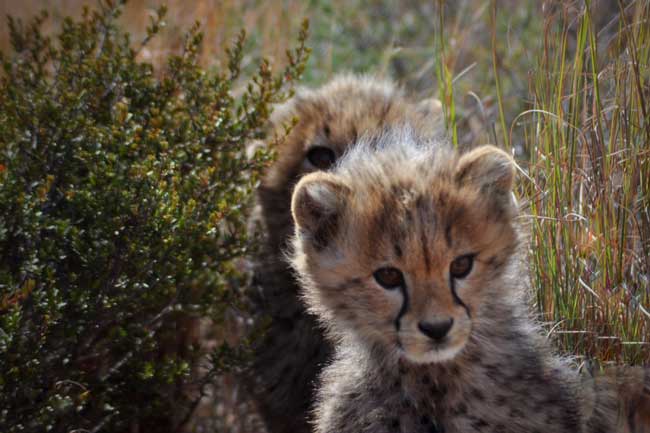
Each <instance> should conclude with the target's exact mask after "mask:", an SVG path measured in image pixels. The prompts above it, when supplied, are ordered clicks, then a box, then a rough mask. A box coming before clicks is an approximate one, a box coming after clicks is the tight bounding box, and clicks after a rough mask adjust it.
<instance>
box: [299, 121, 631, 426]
mask: <svg viewBox="0 0 650 433" xmlns="http://www.w3.org/2000/svg"><path fill="white" fill-rule="evenodd" d="M513 180H514V164H513V161H512V159H511V157H510V156H509V155H508V154H506V153H505V152H503V151H501V150H499V149H497V148H495V147H492V146H483V147H479V148H477V149H474V150H472V151H470V152H467V153H465V154H463V155H457V154H456V153H455V152H454V151H453V150H452V149H451V148H450V147H449V146H448V145H447V144H446V143H444V142H435V141H431V140H428V139H424V138H422V137H420V136H418V135H417V133H415V132H413V130H412V129H411V128H409V127H408V126H404V127H401V128H395V129H392V130H390V131H387V132H385V133H383V134H381V135H378V136H375V137H371V138H364V139H362V140H360V142H359V143H357V144H356V145H355V146H353V147H352V150H351V151H349V152H348V154H347V155H346V156H344V158H343V159H342V160H341V161H340V162H339V163H338V165H337V166H336V167H335V168H334V169H333V170H331V171H329V172H319V173H313V174H309V175H307V176H305V177H303V178H302V179H301V180H300V182H299V183H298V184H297V186H296V188H295V190H294V193H293V197H292V215H293V218H294V220H295V226H296V230H295V236H294V239H293V249H292V252H291V263H292V266H293V267H294V269H295V270H296V273H297V274H298V276H299V279H300V282H301V286H302V297H303V299H304V301H305V302H306V304H307V305H308V308H309V310H310V311H311V312H313V313H314V314H315V315H316V316H317V317H318V319H319V321H320V323H321V324H322V326H323V327H324V328H325V329H326V331H327V335H328V337H329V338H330V340H331V341H333V342H334V344H335V347H336V354H335V356H334V360H333V362H332V364H331V365H329V366H328V367H326V369H325V371H324V372H323V374H322V376H321V382H320V389H319V396H318V404H317V407H316V409H315V411H314V420H313V422H314V424H315V431H316V432H319V433H324V432H332V433H333V432H337V433H345V432H355V433H357V432H372V433H381V432H409V433H417V432H428V433H432V432H443V431H444V432H447V433H454V432H457V433H468V432H495V433H497V432H499V433H508V432H511V433H524V432H526V433H538V432H545V433H549V432H563V433H569V432H571V433H575V432H601V431H602V432H616V431H627V430H623V429H622V428H619V427H620V426H621V425H622V422H623V421H622V420H621V417H620V416H618V412H619V408H618V406H617V404H616V401H615V399H614V398H610V396H609V395H606V393H603V394H598V395H589V396H588V398H586V397H585V396H583V395H581V391H580V389H581V388H580V385H579V378H578V375H577V373H575V372H574V370H572V369H571V368H569V367H568V366H567V365H566V363H565V362H564V361H563V360H562V359H560V358H559V357H556V356H554V355H553V354H552V351H551V350H550V348H549V347H548V346H547V343H546V340H545V339H544V338H543V337H541V336H540V332H539V329H538V328H537V326H536V325H535V324H534V322H533V321H532V320H531V319H530V315H529V311H528V300H527V297H526V292H527V290H526V284H527V281H528V277H527V274H526V268H525V266H524V263H523V260H522V257H524V249H523V248H522V244H523V243H522V230H521V229H520V227H519V225H518V223H517V219H516V216H517V205H516V202H515V201H514V199H513V194H512V188H513ZM587 400H588V401H589V404H588V405H586V404H581V402H583V401H587Z"/></svg>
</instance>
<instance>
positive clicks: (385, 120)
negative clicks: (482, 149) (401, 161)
mask: <svg viewBox="0 0 650 433" xmlns="http://www.w3.org/2000/svg"><path fill="white" fill-rule="evenodd" d="M441 113H442V111H441V105H440V103H439V102H438V101H437V100H434V99H424V100H422V101H413V100H411V99H409V98H408V97H407V96H406V95H405V94H404V92H402V90H401V89H399V88H398V87H397V86H396V85H395V84H393V83H392V82H390V81H386V80H381V79H378V78H373V77H369V76H357V75H340V76H337V77H336V78H334V79H333V80H332V81H331V82H329V83H327V84H325V85H324V86H322V87H320V88H318V89H301V90H299V91H298V92H297V94H296V95H295V96H294V97H293V98H292V99H291V100H290V101H288V102H287V103H286V104H284V105H282V106H279V107H277V108H276V109H275V111H274V113H273V116H272V119H271V125H270V135H271V136H272V135H273V133H274V132H278V133H279V134H282V133H283V132H284V125H285V124H286V123H289V122H290V120H291V119H292V118H296V119H297V124H296V125H295V126H294V127H293V129H292V130H291V132H290V134H289V136H288V137H286V139H285V140H284V141H283V142H281V143H280V144H279V146H278V148H277V149H276V150H277V159H276V160H275V162H274V163H273V165H272V166H271V167H270V168H269V170H268V172H267V173H266V176H265V178H264V179H263V181H262V184H261V185H260V187H259V190H258V203H259V206H258V216H257V218H256V219H257V222H258V225H259V226H260V229H261V232H262V237H263V248H262V251H261V252H260V254H259V255H258V257H256V262H257V263H256V266H255V279H254V289H255V290H253V291H251V301H252V304H253V310H254V313H255V317H254V320H255V322H256V323H257V324H258V327H259V328H262V330H263V331H264V332H263V334H262V338H261V339H257V340H256V341H258V342H259V344H258V345H257V346H256V347H255V353H254V363H253V371H252V374H251V376H252V377H250V378H249V380H248V382H249V389H250V390H251V391H252V393H253V395H254V398H255V400H256V405H257V407H258V409H259V410H260V412H261V415H262V417H263V418H264V422H265V424H266V425H267V427H268V430H269V431H270V432H273V433H306V432H309V431H310V428H309V425H308V423H307V417H308V414H309V411H310V409H311V407H312V403H313V388H314V383H315V382H316V380H317V377H318V374H319V373H320V370H321V367H322V365H323V364H325V363H326V362H327V361H328V359H329V358H330V354H331V346H330V344H329V343H328V342H327V341H325V340H324V338H323V335H322V331H321V330H320V329H319V327H318V326H317V324H316V321H315V319H314V317H313V316H312V315H311V314H307V313H306V311H305V307H304V304H303V303H302V302H301V300H300V298H299V295H298V285H297V283H296V281H295V277H294V275H293V272H292V271H291V269H290V268H289V266H288V264H287V262H286V261H285V260H284V254H283V252H284V251H285V250H286V248H287V245H288V243H289V239H290V237H291V235H292V234H293V221H292V219H291V211H290V208H291V193H292V191H293V188H294V186H295V185H296V183H297V182H298V180H299V179H300V178H301V177H302V176H303V175H305V174H306V173H311V172H314V171H326V170H329V169H330V168H331V167H333V166H334V164H335V163H336V161H337V160H338V159H339V158H340V157H341V156H342V155H343V154H344V153H345V152H346V151H347V149H348V148H349V147H350V146H352V145H354V144H355V143H356V141H357V138H358V137H359V136H361V135H363V134H368V133H376V132H378V131H381V129H382V128H384V127H386V126H390V125H396V124H400V123H403V122H405V121H407V120H409V121H410V122H412V123H413V127H414V128H416V129H417V130H418V131H419V132H420V133H421V134H424V135H426V136H435V135H436V134H439V131H440V129H441V122H440V119H442V116H441Z"/></svg>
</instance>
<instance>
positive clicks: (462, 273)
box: [449, 254, 474, 280]
mask: <svg viewBox="0 0 650 433" xmlns="http://www.w3.org/2000/svg"><path fill="white" fill-rule="evenodd" d="M473 266H474V254H465V255H464V256H460V257H456V258H455V259H454V260H453V261H452V262H451V264H450V265H449V275H451V277H452V278H454V279H457V280H460V279H462V278H465V277H466V276H468V275H469V273H470V272H472V267H473Z"/></svg>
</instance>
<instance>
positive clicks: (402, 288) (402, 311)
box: [395, 285, 409, 331]
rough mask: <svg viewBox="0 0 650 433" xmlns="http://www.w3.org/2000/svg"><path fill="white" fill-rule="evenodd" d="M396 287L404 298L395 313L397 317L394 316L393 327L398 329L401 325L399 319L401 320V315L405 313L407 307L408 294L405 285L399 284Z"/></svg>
mask: <svg viewBox="0 0 650 433" xmlns="http://www.w3.org/2000/svg"><path fill="white" fill-rule="evenodd" d="M398 289H399V291H400V292H401V293H402V297H403V298H404V301H402V308H400V310H399V313H397V317H396V318H395V329H397V330H398V331H399V329H400V326H401V323H400V321H401V320H402V317H403V316H404V315H405V314H406V312H407V311H408V309H409V294H408V292H407V290H406V285H401V286H399V287H398Z"/></svg>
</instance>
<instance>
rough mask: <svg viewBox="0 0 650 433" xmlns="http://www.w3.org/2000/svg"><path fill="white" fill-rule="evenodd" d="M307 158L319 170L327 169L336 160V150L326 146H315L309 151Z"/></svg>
mask: <svg viewBox="0 0 650 433" xmlns="http://www.w3.org/2000/svg"><path fill="white" fill-rule="evenodd" d="M307 160H308V161H309V163H310V164H311V165H313V166H314V167H316V168H317V169H319V170H327V169H328V168H330V167H331V166H332V165H334V162H335V161H336V154H335V153H334V151H333V150H332V149H330V148H328V147H325V146H314V147H312V148H311V149H309V151H308V152H307Z"/></svg>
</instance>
